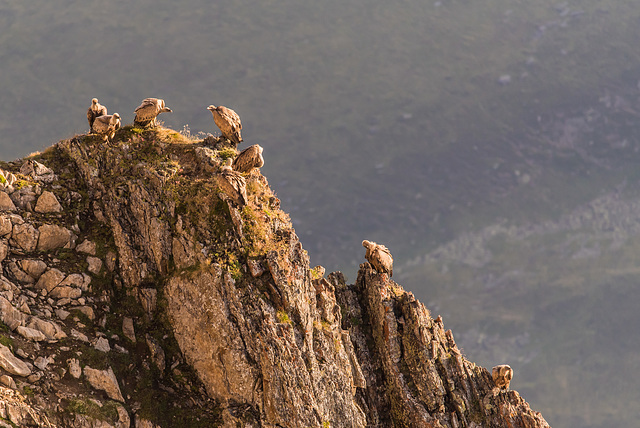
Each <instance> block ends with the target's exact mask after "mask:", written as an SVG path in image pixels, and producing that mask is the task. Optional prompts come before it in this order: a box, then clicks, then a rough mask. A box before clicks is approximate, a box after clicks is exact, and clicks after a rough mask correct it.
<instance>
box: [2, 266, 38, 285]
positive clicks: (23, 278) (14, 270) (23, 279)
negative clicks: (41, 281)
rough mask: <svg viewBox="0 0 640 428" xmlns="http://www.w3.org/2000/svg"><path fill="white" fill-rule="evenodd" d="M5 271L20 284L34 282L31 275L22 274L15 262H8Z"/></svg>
mask: <svg viewBox="0 0 640 428" xmlns="http://www.w3.org/2000/svg"><path fill="white" fill-rule="evenodd" d="M7 270H8V271H9V273H10V274H11V275H13V277H14V278H15V279H16V280H17V281H18V282H20V283H22V284H33V283H34V282H36V281H35V280H34V279H33V277H32V276H31V275H28V274H27V273H26V272H24V271H23V270H22V269H20V267H18V264H17V263H16V262H9V263H8V264H7Z"/></svg>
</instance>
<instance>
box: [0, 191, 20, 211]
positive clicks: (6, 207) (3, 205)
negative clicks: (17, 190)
mask: <svg viewBox="0 0 640 428" xmlns="http://www.w3.org/2000/svg"><path fill="white" fill-rule="evenodd" d="M0 210H1V211H15V210H16V206H15V204H14V203H13V201H12V200H11V198H10V197H9V195H7V194H6V193H5V192H0Z"/></svg>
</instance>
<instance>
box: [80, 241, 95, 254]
mask: <svg viewBox="0 0 640 428" xmlns="http://www.w3.org/2000/svg"><path fill="white" fill-rule="evenodd" d="M76 251H77V252H79V253H85V254H89V255H90V256H95V255H96V244H95V243H94V242H92V241H89V240H88V239H85V240H84V241H82V242H81V243H80V245H78V246H77V247H76Z"/></svg>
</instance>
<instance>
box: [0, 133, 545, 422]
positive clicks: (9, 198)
mask: <svg viewBox="0 0 640 428" xmlns="http://www.w3.org/2000/svg"><path fill="white" fill-rule="evenodd" d="M236 153H237V152H236V150H235V148H234V147H232V146H229V145H228V143H227V142H226V140H223V139H216V138H213V137H207V138H206V139H205V140H193V139H189V138H186V137H184V136H183V135H181V134H178V133H176V132H174V131H172V130H169V129H165V128H156V129H153V130H142V129H139V128H134V127H130V126H125V127H124V128H122V129H120V130H119V131H118V132H117V134H116V136H115V138H114V141H113V142H110V143H103V142H102V141H101V140H100V139H99V138H97V137H95V136H91V135H82V136H76V137H74V138H71V139H68V140H64V141H61V142H59V143H58V144H56V145H54V146H52V147H50V148H49V149H47V150H46V151H44V152H43V153H39V154H36V155H33V156H30V157H28V158H25V159H19V160H16V161H13V162H8V163H2V164H1V165H0V168H1V169H2V170H1V171H0V172H1V174H0V175H2V176H1V177H0V183H1V184H0V187H2V188H3V189H2V191H0V261H1V262H2V268H3V275H2V276H1V277H0V317H1V320H2V323H3V324H2V325H1V326H0V327H1V331H0V367H1V368H2V373H3V375H2V376H1V377H0V383H2V384H3V385H4V386H5V387H0V418H1V419H0V426H11V425H10V423H11V424H15V425H18V426H59V427H67V426H68V427H129V426H136V427H173V426H175V427H199V426H201V427H210V426H225V427H227V426H228V427H239V426H240V427H409V426H412V427H523V428H524V427H526V428H534V427H548V424H547V423H546V422H545V420H544V419H543V417H542V416H541V415H540V414H539V413H538V412H535V411H532V410H531V409H530V408H529V405H528V404H527V403H526V402H525V401H524V400H523V399H522V398H521V397H520V396H519V394H518V393H517V392H516V391H510V390H505V389H501V388H498V387H497V386H496V385H495V384H494V381H493V380H492V378H491V375H490V374H489V372H488V371H487V370H486V369H485V368H482V367H479V366H477V365H475V364H473V363H472V362H470V361H468V360H467V359H466V358H465V357H464V356H463V355H462V353H461V352H460V350H459V349H458V347H457V346H456V344H455V341H454V339H453V334H452V333H451V331H449V330H445V328H444V325H443V322H442V319H441V318H440V317H438V318H436V319H434V318H432V317H431V314H430V313H429V311H428V310H427V309H426V308H425V307H424V305H422V304H421V303H420V302H418V301H417V300H416V299H415V298H414V296H413V295H412V294H411V293H409V292H407V291H405V290H403V289H402V287H401V286H400V285H398V284H396V283H395V282H393V281H392V280H390V279H389V278H388V277H387V276H386V275H380V274H378V273H376V272H375V271H374V270H373V269H372V268H371V266H370V265H369V264H368V263H364V264H362V265H361V266H360V270H359V272H358V278H357V281H356V283H355V284H346V282H345V280H344V277H343V276H342V274H340V273H339V272H336V273H331V274H328V275H326V276H325V274H324V269H323V268H321V267H315V268H311V266H310V264H309V257H308V255H307V253H306V251H305V250H304V249H303V248H302V245H301V243H300V241H299V239H298V237H297V235H296V233H295V231H294V229H293V227H292V226H291V223H290V221H289V218H288V216H287V214H286V213H284V212H283V211H282V210H281V209H280V207H279V200H278V198H277V197H276V195H274V193H273V192H272V191H271V189H270V188H269V185H268V182H267V180H266V178H265V177H264V176H262V175H261V174H260V173H259V171H257V170H254V171H253V172H251V173H245V174H244V179H245V181H246V191H247V201H246V203H242V202H238V201H236V200H234V199H233V198H231V197H229V195H227V194H225V193H224V191H222V189H221V187H220V186H219V181H218V180H219V176H220V166H221V165H222V164H223V162H224V161H225V159H227V158H229V157H234V156H235V155H236Z"/></svg>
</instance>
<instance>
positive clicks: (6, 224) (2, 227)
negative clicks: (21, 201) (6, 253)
mask: <svg viewBox="0 0 640 428" xmlns="http://www.w3.org/2000/svg"><path fill="white" fill-rule="evenodd" d="M12 203H13V202H12ZM0 209H1V208H0ZM12 229H13V223H11V219H10V218H9V217H8V216H7V215H0V236H7V235H9V234H10V233H11V230H12Z"/></svg>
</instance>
